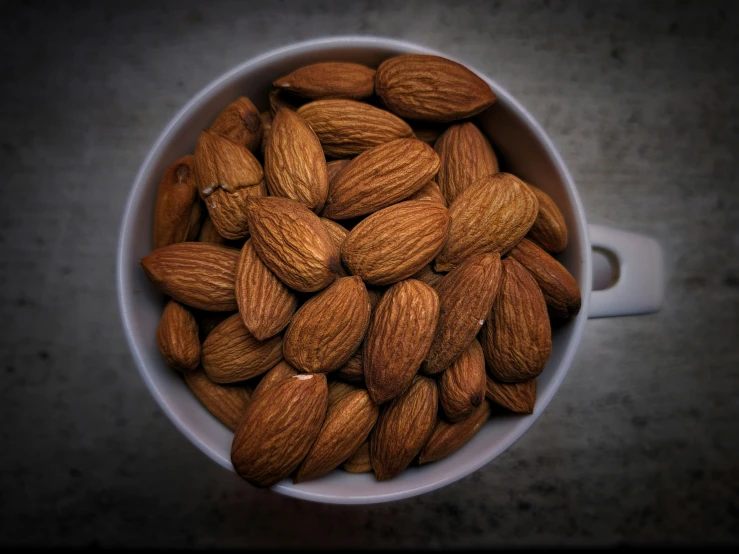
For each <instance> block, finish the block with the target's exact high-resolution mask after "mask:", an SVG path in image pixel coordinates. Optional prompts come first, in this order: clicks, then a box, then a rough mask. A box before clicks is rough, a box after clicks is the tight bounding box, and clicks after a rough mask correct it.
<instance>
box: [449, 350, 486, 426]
mask: <svg viewBox="0 0 739 554" xmlns="http://www.w3.org/2000/svg"><path fill="white" fill-rule="evenodd" d="M439 400H440V401H441V407H442V408H443V410H444V414H445V415H446V417H447V419H448V420H449V421H451V422H457V421H462V420H463V419H465V418H466V417H468V416H469V415H470V414H471V413H472V412H474V411H475V409H476V408H477V407H478V406H479V405H480V404H482V402H483V400H485V356H484V355H483V353H482V347H481V346H480V343H479V342H477V341H476V340H473V341H472V342H471V343H470V345H469V346H468V347H467V350H465V351H464V352H463V353H462V355H461V356H459V357H458V358H457V359H456V360H455V361H454V363H453V364H452V365H450V366H449V367H448V368H447V370H446V371H444V373H442V375H441V380H440V382H439Z"/></svg>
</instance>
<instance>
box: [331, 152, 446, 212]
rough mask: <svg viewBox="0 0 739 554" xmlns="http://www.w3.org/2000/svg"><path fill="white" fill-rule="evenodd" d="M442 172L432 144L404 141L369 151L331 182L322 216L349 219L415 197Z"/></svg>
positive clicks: (354, 160) (363, 153)
mask: <svg viewBox="0 0 739 554" xmlns="http://www.w3.org/2000/svg"><path fill="white" fill-rule="evenodd" d="M438 170H439V157H438V156H437V155H436V153H435V152H434V151H433V150H432V149H431V148H430V147H429V145H428V144H425V143H423V142H421V141H420V140H418V139H415V138H403V139H397V140H393V141H391V142H387V143H385V144H381V145H380V146H375V147H374V148H371V149H369V150H365V151H364V152H362V153H361V154H360V155H359V156H357V157H356V158H354V159H353V160H352V161H351V162H349V164H348V165H347V166H346V167H345V168H344V169H343V170H342V171H341V173H339V174H338V175H337V176H336V178H335V179H334V181H333V182H332V183H331V186H330V187H329V191H328V199H327V200H326V207H325V208H324V209H323V213H322V215H323V216H324V217H328V218H331V219H348V218H350V217H355V216H359V215H365V214H369V213H372V212H374V211H376V210H379V209H381V208H384V207H386V206H390V205H392V204H395V203H396V202H398V201H400V200H403V199H405V198H408V197H409V196H412V195H413V194H415V193H416V192H418V191H419V190H420V189H421V188H422V187H423V186H424V185H425V184H426V183H428V182H429V181H430V180H431V179H432V178H433V176H434V175H435V174H436V172H437V171H438Z"/></svg>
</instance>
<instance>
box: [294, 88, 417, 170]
mask: <svg viewBox="0 0 739 554" xmlns="http://www.w3.org/2000/svg"><path fill="white" fill-rule="evenodd" d="M298 114H300V115H302V116H303V117H304V118H305V120H306V121H307V122H308V125H310V127H311V129H313V130H314V131H315V133H316V135H318V139H319V140H320V141H321V146H323V151H324V152H325V153H326V156H330V157H333V158H342V157H346V156H356V155H357V154H361V153H362V152H364V151H365V150H369V149H370V148H372V147H374V146H378V145H380V144H385V143H386V142H390V141H392V140H395V139H399V138H406V137H412V136H413V131H412V130H411V128H410V127H409V126H408V124H407V123H406V122H405V121H403V120H402V119H400V118H399V117H398V116H396V115H393V114H391V113H390V112H388V111H386V110H381V109H380V108H375V107H374V106H370V105H369V104H365V103H364V102H356V101H354V100H317V101H316V102H310V103H308V104H305V105H304V106H301V107H300V108H299V109H298Z"/></svg>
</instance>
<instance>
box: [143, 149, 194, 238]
mask: <svg viewBox="0 0 739 554" xmlns="http://www.w3.org/2000/svg"><path fill="white" fill-rule="evenodd" d="M194 162H195V157H194V156H185V157H183V158H180V159H179V160H177V161H176V162H175V163H173V164H172V165H171V166H169V168H167V171H166V172H165V173H164V177H162V180H161V181H160V182H159V187H158V188H157V199H156V204H155V206H154V232H153V242H154V248H161V247H162V246H167V245H169V244H174V243H175V242H184V241H187V240H195V237H197V236H198V231H199V229H200V216H201V214H202V206H201V204H200V199H199V198H198V187H197V185H196V184H195V179H194V178H193V177H194V175H193V173H194V172H193V164H194Z"/></svg>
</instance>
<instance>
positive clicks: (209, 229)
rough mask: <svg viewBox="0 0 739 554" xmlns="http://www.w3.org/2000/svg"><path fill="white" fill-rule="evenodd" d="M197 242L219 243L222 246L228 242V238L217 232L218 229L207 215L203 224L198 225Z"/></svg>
mask: <svg viewBox="0 0 739 554" xmlns="http://www.w3.org/2000/svg"><path fill="white" fill-rule="evenodd" d="M198 242H209V243H211V244H220V245H222V246H227V245H228V244H229V240H228V239H227V238H225V237H222V236H221V235H220V234H219V233H218V229H216V226H215V224H214V223H213V220H212V219H211V218H210V216H209V215H206V216H205V220H204V221H203V225H202V226H201V227H200V233H199V234H198Z"/></svg>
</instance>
